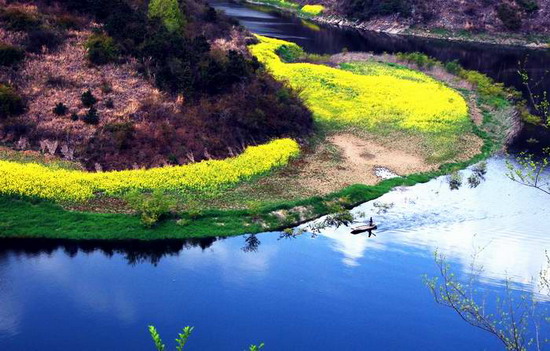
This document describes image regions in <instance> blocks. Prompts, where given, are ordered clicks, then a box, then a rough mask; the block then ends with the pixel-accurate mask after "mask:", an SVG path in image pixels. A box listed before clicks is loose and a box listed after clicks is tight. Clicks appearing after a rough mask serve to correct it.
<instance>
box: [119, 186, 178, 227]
mask: <svg viewBox="0 0 550 351" xmlns="http://www.w3.org/2000/svg"><path fill="white" fill-rule="evenodd" d="M126 201H127V202H128V205H130V207H131V208H132V209H134V210H135V211H136V212H137V213H138V214H139V216H140V218H141V224H142V225H143V226H144V227H146V228H152V227H153V226H154V225H155V224H156V223H157V222H158V221H159V220H160V219H161V218H162V217H163V216H165V215H168V214H169V213H170V212H172V211H174V210H175V209H176V207H177V201H176V200H175V199H174V198H173V197H172V196H169V195H167V194H165V193H164V192H162V191H160V190H155V191H153V192H152V193H141V192H131V193H129V194H128V195H126Z"/></svg>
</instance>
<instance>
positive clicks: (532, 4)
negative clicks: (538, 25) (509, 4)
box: [516, 0, 540, 13]
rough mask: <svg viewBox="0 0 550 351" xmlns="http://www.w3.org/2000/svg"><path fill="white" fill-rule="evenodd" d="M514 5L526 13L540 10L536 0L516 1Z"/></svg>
mask: <svg viewBox="0 0 550 351" xmlns="http://www.w3.org/2000/svg"><path fill="white" fill-rule="evenodd" d="M516 4H518V5H519V6H521V8H522V9H523V10H524V11H525V12H527V13H534V12H537V11H538V10H539V8H540V7H539V4H537V1H536V0H516Z"/></svg>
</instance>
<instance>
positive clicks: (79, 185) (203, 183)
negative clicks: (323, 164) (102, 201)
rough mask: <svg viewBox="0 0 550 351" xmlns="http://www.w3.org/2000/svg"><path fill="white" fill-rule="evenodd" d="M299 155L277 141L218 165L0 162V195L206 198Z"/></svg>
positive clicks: (296, 148) (285, 142)
mask: <svg viewBox="0 0 550 351" xmlns="http://www.w3.org/2000/svg"><path fill="white" fill-rule="evenodd" d="M299 152H300V148H299V145H298V143H296V142H295V141H294V140H292V139H278V140H274V141H272V142H269V143H267V144H264V145H260V146H250V147H248V148H247V149H246V150H245V151H244V152H243V153H242V154H241V155H239V156H237V157H232V158H227V159H224V160H208V161H202V162H197V163H193V164H189V165H183V166H170V167H162V168H153V169H146V170H145V169H144V170H126V171H112V172H99V173H92V172H84V171H79V170H65V169H53V168H49V167H46V166H43V165H40V164H36V163H24V164H23V163H17V162H11V161H1V160H0V194H4V195H20V196H28V197H37V198H44V199H50V200H54V201H81V200H86V199H89V198H91V197H93V196H94V195H95V194H97V193H104V194H107V195H115V196H116V195H122V194H124V193H126V192H128V191H132V190H142V191H145V190H155V189H160V190H165V191H176V192H186V191H193V192H194V191H199V192H205V193H209V192H215V191H217V190H220V189H223V188H226V187H228V186H231V185H234V184H236V183H238V182H240V181H243V180H246V179H250V178H251V177H253V176H256V175H261V174H264V173H266V172H269V171H270V170H272V169H273V168H275V167H280V166H284V165H286V164H287V163H288V162H289V160H290V159H291V158H293V157H295V156H297V155H298V154H299Z"/></svg>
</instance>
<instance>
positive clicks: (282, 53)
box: [275, 45, 304, 62]
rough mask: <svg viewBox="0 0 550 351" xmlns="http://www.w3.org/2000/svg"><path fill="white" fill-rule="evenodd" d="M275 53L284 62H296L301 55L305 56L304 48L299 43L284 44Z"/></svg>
mask: <svg viewBox="0 0 550 351" xmlns="http://www.w3.org/2000/svg"><path fill="white" fill-rule="evenodd" d="M275 53H276V54H277V55H279V57H280V58H281V59H282V60H283V61H284V62H295V61H297V60H298V59H299V58H300V57H302V56H304V50H302V48H301V47H299V46H297V45H282V46H280V47H279V48H278V49H277V50H275Z"/></svg>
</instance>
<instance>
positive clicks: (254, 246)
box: [242, 234, 262, 252]
mask: <svg viewBox="0 0 550 351" xmlns="http://www.w3.org/2000/svg"><path fill="white" fill-rule="evenodd" d="M244 242H245V245H244V246H243V248H242V250H243V251H244V252H257V251H258V248H259V247H260V244H261V243H262V242H261V241H260V239H258V237H257V236H256V234H250V235H248V236H245V238H244Z"/></svg>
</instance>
